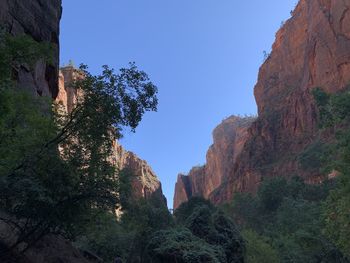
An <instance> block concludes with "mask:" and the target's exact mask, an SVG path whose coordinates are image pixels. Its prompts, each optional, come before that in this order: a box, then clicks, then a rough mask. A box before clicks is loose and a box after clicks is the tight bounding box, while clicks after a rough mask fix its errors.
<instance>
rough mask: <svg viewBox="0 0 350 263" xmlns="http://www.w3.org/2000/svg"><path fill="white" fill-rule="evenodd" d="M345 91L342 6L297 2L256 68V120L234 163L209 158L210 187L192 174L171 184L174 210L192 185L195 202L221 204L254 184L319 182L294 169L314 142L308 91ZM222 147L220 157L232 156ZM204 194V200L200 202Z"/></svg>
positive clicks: (348, 29)
mask: <svg viewBox="0 0 350 263" xmlns="http://www.w3.org/2000/svg"><path fill="white" fill-rule="evenodd" d="M349 84H350V0H300V1H299V3H298V5H297V7H296V9H295V10H294V11H293V13H292V17H291V18H290V19H289V20H288V21H287V22H286V23H285V24H284V25H283V26H282V27H281V29H280V30H279V31H278V32H277V34H276V41H275V43H274V44H273V47H272V52H271V54H270V55H269V57H268V58H267V60H266V61H265V63H264V64H263V65H262V66H261V68H260V71H259V77H258V82H257V84H256V86H255V89H254V94H255V99H256V102H257V105H258V113H259V117H258V119H257V120H256V121H254V123H253V124H252V125H251V127H250V128H249V129H248V131H247V137H246V139H245V140H244V141H245V142H244V143H243V144H244V145H242V150H241V151H238V153H239V154H238V156H237V155H236V161H235V162H227V160H224V159H222V158H223V157H224V156H225V155H223V156H220V155H216V156H218V157H219V156H220V157H219V158H209V159H210V160H211V163H212V164H211V165H210V167H212V170H211V172H209V173H208V174H210V177H213V178H211V179H210V180H204V179H203V177H204V178H207V177H206V176H203V173H201V174H200V175H199V176H198V178H196V179H194V180H193V179H192V178H191V174H192V173H190V175H189V178H186V180H183V179H184V177H183V176H179V179H178V183H177V185H176V192H175V198H174V207H176V206H178V205H179V203H181V202H183V201H185V200H187V198H188V196H192V195H194V194H193V192H191V191H185V189H193V186H192V184H193V182H199V184H200V186H196V188H199V189H204V190H203V191H202V192H198V193H199V195H201V196H203V197H206V198H209V199H211V200H212V201H214V203H222V202H225V201H229V200H231V199H232V198H233V194H234V192H236V191H238V192H255V191H256V190H257V187H258V185H259V183H260V181H261V179H262V177H268V176H285V177H287V178H288V177H292V176H295V175H299V176H302V177H303V178H304V179H305V180H306V181H307V182H310V183H315V182H319V181H320V180H322V177H321V175H320V174H319V172H318V171H317V169H316V170H305V169H302V167H301V165H300V163H299V161H298V157H299V156H300V154H301V153H302V152H303V151H304V150H305V149H306V147H307V146H309V145H310V144H312V143H313V142H315V141H316V140H317V136H316V135H317V118H318V116H317V114H318V113H317V110H316V107H315V104H314V100H313V97H312V94H311V91H312V89H313V88H315V87H321V88H323V89H324V90H326V91H328V92H337V91H340V90H342V89H344V88H345V87H346V86H347V85H349ZM221 139H222V140H223V141H225V140H226V139H225V136H223V137H222V138H221ZM227 146H228V148H227V149H226V151H228V152H229V151H230V149H231V151H234V150H235V148H230V147H232V145H230V144H227ZM227 164H229V165H228V166H227ZM223 167H226V168H224V169H226V170H225V172H224V173H223V172H222V171H223ZM207 169H208V168H207V166H206V167H205V168H204V170H207ZM206 173H207V172H205V173H204V174H206ZM222 174H225V175H226V176H225V180H223V179H222V178H223V176H222ZM210 177H209V178H210ZM186 182H187V186H186V187H185V188H184V187H182V186H183V185H186ZM188 182H190V183H188ZM220 182H221V183H220ZM202 183H203V184H204V185H201V184H202ZM218 184H219V186H218ZM190 186H191V187H190ZM215 187H216V189H215V190H214V191H212V189H213V188H215ZM192 191H193V190H192ZM208 191H209V192H210V191H212V192H211V193H210V194H209V195H208ZM186 193H189V194H186ZM196 193H197V192H196Z"/></svg>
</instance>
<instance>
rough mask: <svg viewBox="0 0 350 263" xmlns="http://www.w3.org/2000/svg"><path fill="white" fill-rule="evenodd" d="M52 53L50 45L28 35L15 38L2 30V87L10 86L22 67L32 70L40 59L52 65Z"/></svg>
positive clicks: (0, 76) (0, 61) (0, 59)
mask: <svg viewBox="0 0 350 263" xmlns="http://www.w3.org/2000/svg"><path fill="white" fill-rule="evenodd" d="M52 52H53V50H52V46H51V45H50V44H49V43H45V42H43V43H38V42H36V41H35V40H33V39H32V38H31V37H29V36H27V35H22V36H18V37H13V36H11V35H10V34H8V33H7V32H6V31H5V30H4V29H2V28H0V72H1V74H0V87H1V86H3V87H4V85H5V84H6V85H9V84H10V81H11V79H12V77H13V75H14V74H16V72H17V71H18V70H19V67H20V65H23V64H25V65H27V67H28V68H29V69H32V67H33V66H34V64H35V62H36V61H38V60H39V59H43V60H44V61H46V62H47V63H51V62H52Z"/></svg>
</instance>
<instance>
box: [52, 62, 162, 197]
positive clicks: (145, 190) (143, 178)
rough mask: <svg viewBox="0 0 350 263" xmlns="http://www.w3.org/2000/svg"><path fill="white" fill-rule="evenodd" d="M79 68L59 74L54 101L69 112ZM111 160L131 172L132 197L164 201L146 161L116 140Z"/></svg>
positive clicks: (154, 176)
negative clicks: (153, 198)
mask: <svg viewBox="0 0 350 263" xmlns="http://www.w3.org/2000/svg"><path fill="white" fill-rule="evenodd" d="M82 77H83V76H82V75H81V74H80V72H79V70H77V69H75V68H74V67H72V66H67V67H63V68H61V70H60V74H59V91H58V96H57V98H56V101H57V102H59V103H60V104H61V105H63V106H64V109H65V110H66V111H67V112H70V111H71V110H72V109H73V107H74V105H75V103H76V100H77V96H79V95H80V96H82V94H79V90H77V89H76V88H74V87H73V86H72V83H73V82H74V80H76V79H79V78H82ZM111 162H112V163H113V165H115V166H116V167H117V168H118V169H119V170H123V169H127V170H129V171H130V172H131V173H132V179H131V184H132V189H133V190H132V195H133V197H134V198H136V199H138V198H147V199H148V198H151V197H156V198H158V199H159V200H162V201H164V203H165V204H166V199H165V197H164V195H163V192H162V186H161V183H160V181H159V179H158V177H157V176H156V174H155V173H154V171H153V170H152V168H151V167H150V166H149V165H148V164H147V162H146V161H144V160H141V159H140V158H139V157H138V156H136V155H135V154H134V153H132V152H129V151H126V150H125V149H124V148H123V147H122V146H121V145H120V144H119V143H118V142H115V143H114V144H113V156H112V157H111Z"/></svg>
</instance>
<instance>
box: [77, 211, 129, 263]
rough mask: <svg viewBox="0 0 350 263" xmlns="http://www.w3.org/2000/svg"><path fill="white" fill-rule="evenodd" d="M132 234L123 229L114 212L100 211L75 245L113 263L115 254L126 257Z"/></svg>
mask: <svg viewBox="0 0 350 263" xmlns="http://www.w3.org/2000/svg"><path fill="white" fill-rule="evenodd" d="M133 238H134V235H133V233H130V232H128V231H126V229H124V228H123V227H122V226H121V225H120V223H119V222H118V221H117V218H116V216H115V215H114V214H112V213H109V212H101V213H100V214H98V215H97V216H96V217H95V219H94V220H93V221H91V222H90V223H89V224H88V225H87V226H86V228H85V231H84V234H81V235H80V236H79V237H78V239H77V240H76V242H75V245H76V246H77V247H79V248H80V249H83V250H85V251H90V252H92V253H93V254H96V255H98V256H99V257H100V258H102V259H103V260H104V261H105V262H111V263H114V259H115V258H116V256H119V257H121V258H127V257H128V254H129V253H130V244H132V241H133Z"/></svg>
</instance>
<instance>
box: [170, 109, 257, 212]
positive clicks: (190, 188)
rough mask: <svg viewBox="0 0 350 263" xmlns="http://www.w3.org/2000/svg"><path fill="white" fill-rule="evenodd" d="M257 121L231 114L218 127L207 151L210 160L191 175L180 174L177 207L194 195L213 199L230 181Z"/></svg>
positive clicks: (175, 202)
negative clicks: (219, 189) (229, 178)
mask: <svg viewBox="0 0 350 263" xmlns="http://www.w3.org/2000/svg"><path fill="white" fill-rule="evenodd" d="M253 121H254V118H240V117H236V116H231V117H229V118H227V119H225V120H224V121H223V122H222V123H221V124H220V125H219V126H218V127H216V128H215V129H214V131H213V139H214V143H213V145H212V146H210V148H209V150H208V152H207V158H206V159H207V163H206V164H205V165H204V166H200V167H194V168H193V169H192V170H191V171H190V173H189V174H188V175H181V174H180V175H179V176H178V180H177V183H176V186H175V196H174V209H176V208H177V207H178V206H179V205H180V204H181V203H183V202H186V201H187V200H188V199H189V198H190V197H192V196H202V197H204V198H208V199H212V197H213V194H214V193H215V192H216V191H217V189H218V188H219V187H220V186H221V185H223V184H225V183H226V182H227V180H228V176H229V175H230V174H231V173H232V172H233V168H234V165H235V163H236V160H237V156H238V155H239V154H240V152H241V151H242V148H243V146H244V144H245V142H246V140H247V136H248V133H247V131H248V128H249V127H250V125H251V123H252V122H253ZM213 201H214V200H213Z"/></svg>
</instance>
